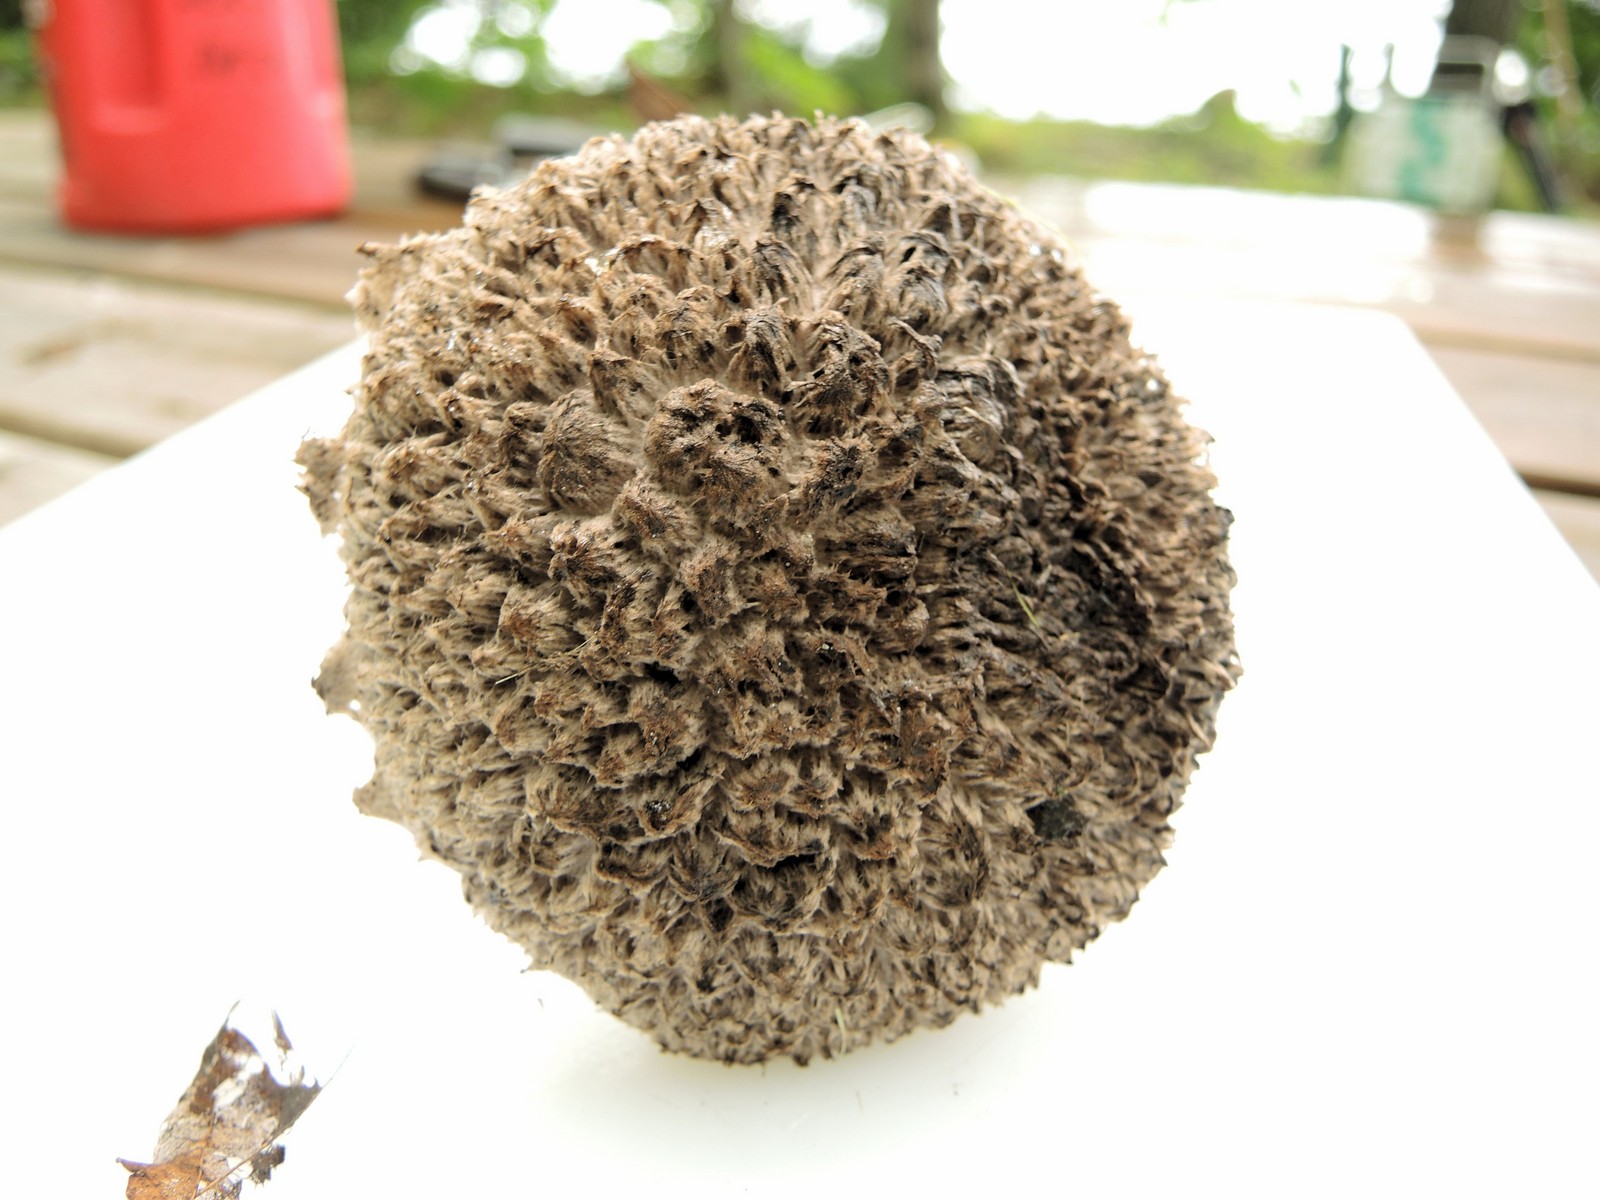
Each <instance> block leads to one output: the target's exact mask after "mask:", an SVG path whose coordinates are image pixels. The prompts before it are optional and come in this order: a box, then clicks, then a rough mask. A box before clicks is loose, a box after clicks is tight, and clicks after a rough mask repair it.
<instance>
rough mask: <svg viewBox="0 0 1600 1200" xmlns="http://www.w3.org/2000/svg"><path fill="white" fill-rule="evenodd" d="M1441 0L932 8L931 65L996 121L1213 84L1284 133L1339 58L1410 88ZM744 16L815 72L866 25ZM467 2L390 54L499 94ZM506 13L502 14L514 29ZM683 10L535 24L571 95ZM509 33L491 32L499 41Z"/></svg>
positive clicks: (1330, 90) (1088, 113)
mask: <svg viewBox="0 0 1600 1200" xmlns="http://www.w3.org/2000/svg"><path fill="white" fill-rule="evenodd" d="M1448 6H1449V4H1448V0H1341V2H1339V3H1332V4H1308V3H1295V2H1293V0H944V3H943V8H942V11H943V18H944V41H943V45H942V50H943V54H944V60H945V66H946V68H947V69H948V71H949V73H950V75H951V77H952V80H953V83H954V91H953V99H954V101H955V103H956V104H957V105H958V106H960V107H963V108H974V109H992V110H993V111H995V112H998V113H1001V114H1002V115H1005V116H1010V117H1028V116H1032V115H1034V114H1036V113H1043V114H1047V115H1050V116H1055V117H1065V118H1078V119H1085V120H1093V121H1100V122H1102V123H1105V124H1119V125H1141V124H1153V123H1154V122H1157V121H1160V120H1162V119H1164V118H1166V117H1170V116H1176V115H1180V114H1183V113H1189V112H1193V111H1194V110H1195V109H1197V108H1199V107H1200V105H1201V104H1202V103H1203V102H1204V101H1205V100H1206V99H1207V98H1208V97H1210V96H1212V95H1214V94H1215V93H1217V92H1219V91H1221V90H1222V89H1224V88H1230V87H1231V88H1233V89H1235V91H1236V92H1237V93H1238V105H1239V110H1240V112H1241V113H1243V114H1244V116H1246V117H1248V118H1250V119H1251V120H1255V121H1260V122H1262V123H1263V124H1266V125H1267V126H1269V127H1270V128H1274V129H1277V130H1280V131H1283V132H1293V131H1295V130H1297V129H1299V128H1301V127H1303V126H1304V125H1305V124H1306V123H1307V122H1308V121H1314V120H1316V119H1317V118H1320V117H1323V116H1326V115H1327V114H1328V113H1330V112H1332V111H1333V107H1334V103H1335V99H1336V96H1337V92H1336V83H1337V80H1338V72H1339V46H1340V44H1341V43H1345V44H1349V45H1350V46H1352V47H1353V48H1354V50H1355V52H1356V57H1355V63H1354V66H1355V76H1356V83H1357V84H1358V85H1360V86H1362V87H1364V88H1366V89H1368V90H1369V91H1370V90H1371V89H1375V88H1376V86H1377V84H1378V82H1379V80H1380V78H1381V75H1382V70H1383V47H1384V46H1385V45H1386V44H1393V45H1394V46H1395V47H1396V51H1395V74H1394V79H1395V83H1396V85H1397V86H1398V87H1399V88H1400V90H1401V91H1406V92H1411V93H1416V92H1420V91H1421V90H1422V88H1423V86H1424V85H1425V84H1426V82H1427V79H1428V75H1429V72H1430V70H1431V68H1432V63H1433V56H1434V52H1435V51H1436V49H1437V47H1438V43H1439V35H1440V31H1439V23H1438V18H1439V17H1440V15H1441V14H1442V13H1443V12H1444V11H1445V9H1447V8H1448ZM743 7H744V8H745V10H746V12H747V13H750V14H753V15H758V16H761V17H763V18H767V19H769V20H771V21H773V22H779V23H781V22H785V21H788V22H794V21H795V20H796V18H795V15H794V14H795V13H796V12H797V11H798V12H800V13H803V14H804V16H803V17H802V18H800V19H801V20H804V21H806V23H807V24H808V25H809V29H810V34H809V43H808V46H809V50H810V52H811V54H810V56H811V57H812V58H813V59H814V60H815V61H818V62H826V61H828V60H829V59H830V58H832V57H834V56H837V55H838V54H840V53H843V52H846V51H849V50H855V49H860V48H864V47H870V46H871V45H873V44H874V43H875V41H876V39H877V38H878V36H879V35H880V33H881V30H882V23H881V17H880V16H879V14H878V13H876V12H874V11H873V10H870V9H868V8H867V7H865V6H864V5H863V4H861V3H860V0H811V2H810V3H808V4H806V5H804V6H803V7H798V8H797V6H795V5H794V4H792V3H789V2H786V0H746V2H745V4H744V6H743ZM478 11H479V10H478V8H477V5H476V3H475V0H443V2H442V3H441V4H440V5H439V6H438V7H436V8H435V9H433V10H432V11H430V12H429V13H427V14H425V15H424V16H423V17H422V18H421V20H420V21H419V22H418V24H417V26H416V27H415V28H414V29H413V31H412V40H411V45H410V48H409V50H408V51H403V52H402V65H403V63H404V58H405V56H406V55H407V54H409V55H410V56H411V58H410V61H411V62H413V63H415V62H417V61H418V60H419V59H420V58H422V57H426V58H432V59H434V60H436V61H439V62H446V63H452V64H453V65H456V66H459V67H461V68H463V69H470V70H471V71H472V72H473V74H475V75H477V76H478V77H479V78H480V79H483V80H484V82H486V83H500V82H509V81H511V80H514V79H515V78H517V76H518V75H519V74H520V72H521V66H522V62H521V58H522V56H521V54H520V52H518V51H515V50H499V51H492V52H487V53H486V54H483V55H480V57H479V58H478V59H474V60H472V61H470V62H469V61H468V59H467V56H466V42H467V38H469V37H470V36H471V32H472V29H473V28H474V25H475V22H476V21H477V19H478V18H477V13H478ZM518 11H519V10H518V9H516V7H515V6H512V7H510V8H509V9H508V10H507V14H508V15H507V16H503V17H502V25H505V24H506V22H507V21H508V20H509V21H510V22H511V24H512V25H513V26H515V25H516V24H517V22H518V20H519V18H518V16H517V12H518ZM692 17H693V14H692V10H691V9H690V8H689V7H688V6H687V5H682V6H680V7H679V8H678V10H677V11H676V12H674V11H673V10H672V8H671V7H670V6H664V5H661V4H657V3H650V2H649V0H558V3H557V4H556V7H555V10H554V12H553V13H552V14H551V16H550V18H549V20H548V21H547V22H546V24H545V30H544V32H545V37H546V40H547V44H548V46H549V52H550V57H551V61H552V64H553V66H554V67H555V68H556V69H557V71H558V72H560V73H561V74H562V75H563V76H564V77H565V79H566V80H567V81H568V82H570V83H572V84H573V85H575V86H584V87H589V88H595V87H599V86H602V85H604V84H606V83H608V82H613V81H615V80H616V79H617V78H618V75H619V72H620V69H621V61H622V55H623V53H624V52H625V51H626V50H627V49H628V47H629V46H630V45H632V44H633V43H634V42H636V41H639V40H642V39H647V38H657V37H661V36H663V35H664V34H666V33H668V32H669V31H670V30H671V29H672V28H673V27H674V26H675V25H676V26H677V27H679V28H684V27H687V25H688V23H690V22H691V21H692ZM514 31H515V30H514V29H513V28H507V30H506V32H508V33H512V32H514Z"/></svg>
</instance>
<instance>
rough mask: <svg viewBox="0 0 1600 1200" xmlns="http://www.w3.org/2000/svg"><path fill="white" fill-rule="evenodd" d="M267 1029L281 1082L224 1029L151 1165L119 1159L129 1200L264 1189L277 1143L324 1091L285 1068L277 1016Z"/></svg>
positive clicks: (233, 1198)
mask: <svg viewBox="0 0 1600 1200" xmlns="http://www.w3.org/2000/svg"><path fill="white" fill-rule="evenodd" d="M231 1017H232V1014H230V1020H231ZM272 1026H273V1045H274V1048H275V1049H276V1051H277V1055H276V1057H277V1060H278V1065H279V1067H280V1072H279V1073H280V1074H281V1075H282V1076H283V1079H284V1080H285V1081H284V1082H280V1080H279V1076H278V1075H277V1074H274V1072H273V1070H272V1068H271V1067H270V1066H269V1065H268V1063H267V1061H266V1060H265V1059H264V1058H263V1057H262V1055H261V1052H260V1051H259V1050H257V1049H256V1047H255V1044H254V1043H253V1042H251V1040H250V1039H249V1038H247V1037H246V1036H245V1035H244V1034H242V1033H240V1032H239V1030H237V1029H235V1028H234V1027H233V1026H232V1025H230V1024H229V1023H228V1022H226V1021H225V1022H223V1025H222V1028H221V1029H219V1030H218V1031H217V1036H216V1037H215V1038H213V1039H212V1040H211V1044H210V1045H209V1046H207V1047H206V1051H205V1054H203V1055H202V1056H201V1058H200V1069H199V1070H198V1071H197V1072H195V1077H194V1081H193V1082H192V1083H190V1084H189V1089H188V1090H187V1091H186V1092H184V1094H183V1096H182V1097H181V1098H180V1099H179V1100H178V1106H177V1107H176V1108H174V1109H173V1110H172V1114H171V1115H170V1116H169V1117H168V1118H167V1119H166V1121H165V1123H164V1124H163V1125H162V1126H161V1134H160V1136H159V1137H158V1138H157V1140H156V1153H155V1161H154V1162H148V1163H138V1162H130V1161H129V1160H128V1159H125V1158H119V1159H118V1160H117V1161H118V1162H119V1163H121V1164H122V1165H123V1166H124V1167H126V1168H127V1169H128V1190H127V1194H126V1195H127V1200H237V1197H238V1196H239V1193H240V1192H241V1190H242V1189H243V1187H244V1181H245V1179H246V1177H249V1178H252V1179H254V1180H256V1181H257V1182H258V1183H260V1182H264V1181H265V1180H266V1179H267V1177H268V1176H270V1175H271V1174H272V1170H273V1168H274V1167H276V1166H278V1165H279V1164H280V1163H282V1162H283V1147H282V1146H280V1145H278V1144H277V1143H278V1139H279V1138H280V1137H282V1136H283V1133H284V1131H285V1130H287V1129H288V1128H289V1126H291V1125H293V1124H294V1123H295V1122H296V1121H297V1120H299V1119H300V1114H301V1113H303V1112H305V1110H306V1109H307V1108H308V1107H310V1105H311V1102H312V1101H313V1100H315V1099H316V1098H317V1095H318V1093H319V1092H321V1091H322V1085H321V1084H318V1083H315V1082H313V1083H307V1082H305V1072H304V1070H302V1069H299V1068H295V1069H293V1070H291V1069H289V1067H288V1062H289V1055H290V1051H291V1049H292V1047H291V1046H290V1044H289V1037H288V1035H287V1034H285V1033H284V1031H283V1023H282V1022H281V1021H279V1020H278V1016H277V1014H276V1013H274V1014H273V1016H272Z"/></svg>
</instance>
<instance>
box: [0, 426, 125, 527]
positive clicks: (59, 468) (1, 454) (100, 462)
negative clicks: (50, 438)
mask: <svg viewBox="0 0 1600 1200" xmlns="http://www.w3.org/2000/svg"><path fill="white" fill-rule="evenodd" d="M116 461H117V460H116V459H114V458H109V457H107V456H105V455H103V454H91V453H89V452H88V451H85V450H75V449H73V448H71V447H69V446H57V445H55V444H53V443H51V442H42V441H39V440H38V439H36V438H25V437H18V436H16V435H15V434H9V433H0V525H5V524H8V523H9V522H11V521H13V520H15V519H16V518H17V517H20V516H21V515H22V514H23V513H25V512H28V511H30V510H32V509H35V508H37V507H39V505H41V504H43V503H44V502H45V501H46V500H53V499H55V497H57V496H59V495H61V493H63V492H65V491H68V490H69V489H71V488H75V487H77V486H78V484H80V483H82V482H83V481H84V480H85V479H88V478H90V477H91V476H94V475H98V474H99V473H100V472H101V471H103V470H105V469H106V468H107V467H110V466H113V465H115V463H116Z"/></svg>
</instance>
